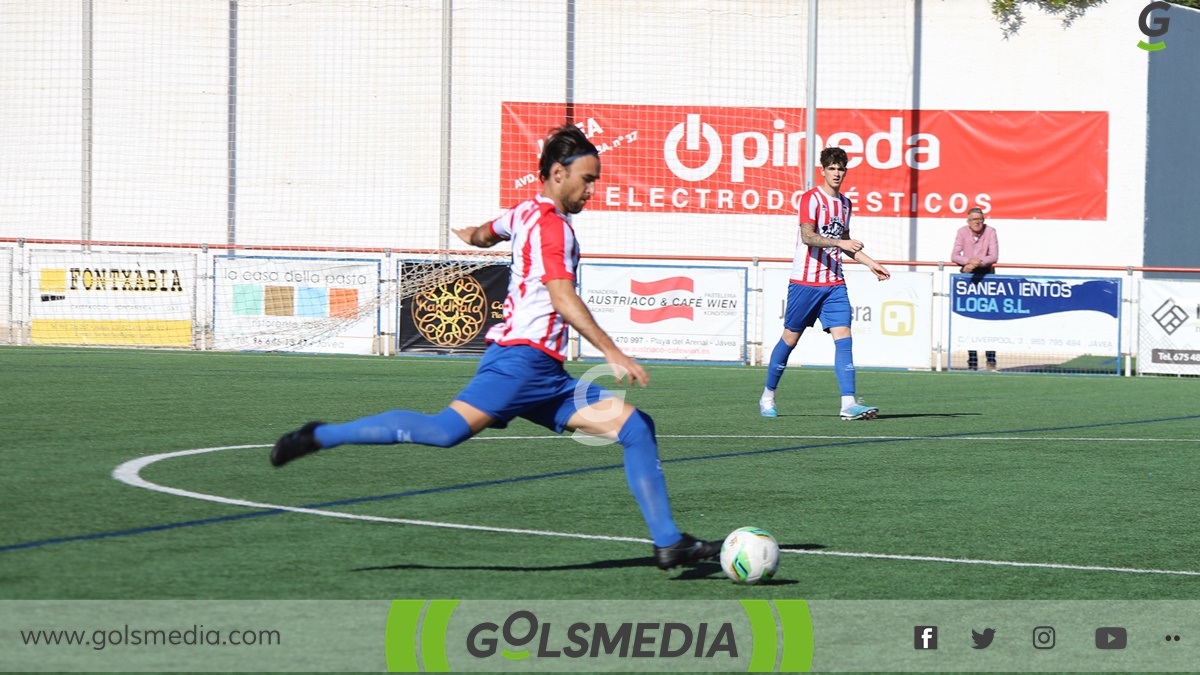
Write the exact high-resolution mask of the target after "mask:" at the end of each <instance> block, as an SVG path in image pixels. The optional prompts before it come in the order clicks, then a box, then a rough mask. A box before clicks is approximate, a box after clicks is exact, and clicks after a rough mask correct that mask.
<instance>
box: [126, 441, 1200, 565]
mask: <svg viewBox="0 0 1200 675" xmlns="http://www.w3.org/2000/svg"><path fill="white" fill-rule="evenodd" d="M262 447H266V446H263V445H228V446H221V447H215V448H197V449H194V450H180V451H177V452H164V453H159V454H156V455H147V456H146V457H139V458H137V459H133V460H130V461H128V462H125V463H123V464H121V465H120V466H118V467H117V468H115V469H113V472H112V477H113V478H114V479H115V480H117V481H120V482H122V483H124V484H126V485H129V486H132V487H137V488H142V489H145V490H151V491H154V492H161V493H164V494H169V495H174V496H177V497H187V498H190V499H199V500H202V501H209V502H216V503H218V504H227V505H230V506H244V507H248V508H255V509H267V510H272V511H287V512H291V513H302V514H306V515H314V516H324V517H327V518H342V519H346V520H361V521H367V522H375V523H392V524H398V525H418V526H424V527H440V528H447V529H457V530H473V531H478V532H498V533H504V534H527V535H534V536H541V537H563V538H568V539H587V540H593V541H619V542H629V543H638V544H649V543H652V542H651V540H649V539H644V538H640V537H616V536H608V535H595V534H583V533H577V532H555V531H552V530H529V529H520V528H511V527H492V526H487V525H469V524H466V523H447V522H440V521H433V520H413V519H408V518H387V517H383V516H371V515H362V514H353V513H342V512H339V511H327V510H325V509H310V508H304V507H300V506H283V505H280V504H267V503H264V502H255V501H250V500H246V499H233V498H230V497H221V496H219V495H210V494H204V493H201V492H192V491H190V490H182V489H179V488H173V487H168V486H166V485H159V484H157V483H152V482H150V481H148V480H146V479H144V478H142V477H141V471H142V469H144V468H146V467H147V466H150V465H151V464H154V463H156V462H160V461H163V460H166V459H173V458H176V457H186V456H190V455H201V454H205V453H210V452H218V451H221V450H246V449H251V448H262ZM780 552H781V553H789V554H795V555H822V556H833V557H842V558H865V559H874V560H902V561H909V562H937V563H956V564H960V565H990V566H998V567H1023V568H1038V569H1061V570H1072V571H1084V572H1120V573H1127V574H1164V575H1174V576H1200V572H1194V571H1189V570H1159V569H1139V568H1131V567H1104V566H1095V565H1067V564H1061V563H1031V562H1016V561H1008V560H976V559H972V558H944V557H937V556H918V555H897V554H888V553H856V552H850V551H813V550H801V549H780Z"/></svg>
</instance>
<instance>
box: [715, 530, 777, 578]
mask: <svg viewBox="0 0 1200 675" xmlns="http://www.w3.org/2000/svg"><path fill="white" fill-rule="evenodd" d="M721 569H723V570H725V575H726V576H728V577H729V578H730V579H733V582H734V583H735V584H746V585H753V584H757V583H761V582H763V581H769V580H770V579H771V577H772V576H774V575H775V570H777V569H779V543H778V542H776V541H775V537H772V536H771V533H770V532H767V531H766V530H764V529H762V528H758V527H739V528H738V529H736V530H734V531H733V532H730V533H729V536H728V537H725V543H724V544H721Z"/></svg>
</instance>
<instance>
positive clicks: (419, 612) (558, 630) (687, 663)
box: [386, 600, 813, 672]
mask: <svg viewBox="0 0 1200 675" xmlns="http://www.w3.org/2000/svg"><path fill="white" fill-rule="evenodd" d="M776 616H778V622H777V620H776ZM386 646H387V665H388V670H389V671H391V672H416V671H424V672H470V671H475V672H481V671H488V672H528V671H559V672H599V671H614V670H643V671H651V672H703V671H708V672H712V671H726V672H737V671H741V672H805V671H808V670H810V669H811V667H812V650H813V642H812V620H811V617H810V615H809V611H808V605H807V603H805V601H803V600H775V601H773V602H772V601H767V600H743V601H740V602H737V601H677V602H672V601H586V602H583V601H562V600H541V601H527V602H518V601H500V600H466V601H458V600H431V601H428V602H426V601H424V600H397V601H395V602H393V603H392V608H391V611H390V612H389V614H388V625H387V645H386Z"/></svg>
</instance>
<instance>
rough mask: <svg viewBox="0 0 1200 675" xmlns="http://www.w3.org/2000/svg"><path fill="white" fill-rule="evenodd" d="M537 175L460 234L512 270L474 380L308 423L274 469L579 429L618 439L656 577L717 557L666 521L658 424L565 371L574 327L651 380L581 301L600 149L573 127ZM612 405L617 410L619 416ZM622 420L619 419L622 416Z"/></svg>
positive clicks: (618, 364)
mask: <svg viewBox="0 0 1200 675" xmlns="http://www.w3.org/2000/svg"><path fill="white" fill-rule="evenodd" d="M538 171H539V174H540V176H541V179H542V181H543V188H542V192H541V194H540V195H538V196H536V197H534V198H532V199H527V200H525V201H523V202H521V203H520V204H517V205H516V206H515V207H513V208H512V209H510V210H509V211H508V212H506V213H505V214H504V215H502V216H500V217H499V218H497V219H496V220H493V221H491V222H490V223H484V224H483V225H479V226H477V227H468V228H463V229H461V230H455V234H457V235H458V236H459V238H461V239H462V240H463V241H465V242H467V243H468V244H471V245H473V246H480V247H485V248H486V247H491V246H494V245H496V244H498V243H500V242H501V241H511V242H512V254H513V257H512V271H511V276H510V277H509V282H508V297H507V298H506V299H505V300H504V322H503V323H499V324H496V325H495V326H493V327H492V328H491V329H490V330H489V331H488V334H487V341H488V343H489V346H488V348H487V351H486V352H485V353H484V355H483V358H482V359H481V360H480V362H479V369H478V370H477V371H476V373H475V377H474V378H473V379H472V380H471V382H470V383H468V384H467V386H466V388H465V389H463V390H462V392H460V393H459V394H458V396H456V397H455V399H454V400H453V401H452V402H451V403H450V405H449V407H447V408H446V409H445V410H443V411H442V412H440V413H437V414H436V415H424V414H421V413H417V412H412V411H408V410H393V411H391V412H385V413H382V414H379V415H374V416H371V417H364V418H362V419H359V420H355V421H353V422H347V423H345V424H324V423H322V422H309V423H308V424H305V425H304V426H303V427H301V428H300V429H298V430H296V431H293V432H291V433H289V434H285V435H284V436H283V437H282V438H280V439H279V440H278V441H277V442H276V443H275V447H274V448H273V449H272V450H271V464H273V465H275V466H283V465H284V464H287V463H288V462H290V461H292V460H294V459H296V458H298V457H303V456H304V455H307V454H309V453H312V452H316V451H318V450H327V449H329V448H333V447H337V446H339V445H342V444H344V443H374V444H391V443H418V444H421V445H432V446H437V447H443V448H448V447H451V446H454V445H458V444H459V443H462V442H463V441H465V440H467V439H468V438H470V437H471V436H474V435H475V434H477V433H479V432H481V431H483V430H484V429H486V428H488V427H496V428H503V427H505V426H507V424H508V422H509V421H510V420H512V419H513V418H515V417H523V418H525V419H527V420H529V421H531V422H534V423H535V424H540V425H542V426H544V427H546V428H548V429H553V430H554V431H555V432H556V433H561V432H562V431H563V430H564V429H569V430H572V431H574V430H579V431H582V432H585V433H588V434H593V435H596V436H604V437H607V438H609V439H615V440H616V441H617V442H618V443H620V444H621V445H622V446H623V447H624V449H625V455H624V456H625V478H626V480H627V481H628V483H629V489H630V490H631V491H632V492H633V496H634V499H636V500H637V503H638V506H639V507H640V508H641V511H642V517H643V518H645V520H646V525H647V526H648V527H649V528H650V535H651V537H652V538H653V540H654V559H655V563H656V564H657V565H658V567H660V568H661V569H671V568H673V567H676V566H678V565H683V564H687V563H693V562H696V561H699V560H704V559H707V558H712V557H714V556H716V555H717V554H719V553H720V552H721V541H701V540H699V539H696V538H695V537H692V536H691V535H688V534H684V533H683V532H680V531H679V528H678V527H676V526H675V521H674V520H672V518H671V506H670V503H669V500H668V498H667V485H666V481H665V480H664V479H663V473H662V468H661V467H660V466H659V462H658V441H657V440H656V438H655V435H654V421H653V420H652V419H650V416H649V415H647V414H646V413H644V412H642V411H640V410H638V409H637V408H634V407H633V406H631V405H629V404H627V403H625V401H624V400H622V399H619V398H616V397H614V396H613V395H612V394H610V393H609V392H607V391H605V390H604V389H603V388H601V387H599V386H597V385H595V384H594V383H591V382H582V381H580V380H577V379H575V378H572V377H571V376H570V375H568V374H567V371H566V370H565V369H564V368H563V360H564V359H565V358H566V344H567V326H568V325H569V326H571V327H573V328H574V329H575V330H577V331H579V333H580V334H581V335H582V336H583V337H585V338H587V341H588V342H590V343H592V344H593V345H595V346H596V348H598V349H599V350H600V351H601V352H603V353H604V358H605V360H606V361H608V363H609V365H610V366H611V367H612V369H613V373H614V374H615V375H616V376H617V380H618V382H623V381H624V378H625V375H626V374H628V376H629V384H630V385H632V384H634V383H635V382H637V383H640V384H641V385H642V386H643V387H645V386H646V385H647V384H648V383H649V382H650V378H649V377H648V376H647V375H646V371H645V369H643V368H642V367H641V366H640V365H638V363H637V362H636V361H634V360H633V359H631V358H630V357H629V356H627V355H626V354H625V353H623V352H622V351H621V350H620V349H618V348H617V346H616V344H614V343H613V341H612V338H610V337H609V336H608V334H607V333H605V332H604V330H603V329H601V328H600V326H599V325H597V324H596V321H595V319H594V318H593V317H592V313H591V312H590V311H589V310H588V308H587V306H586V305H585V304H584V303H583V300H582V299H581V298H580V297H579V295H578V294H576V292H575V270H576V268H577V267H578V265H579V245H578V244H577V243H576V241H575V231H574V230H573V229H572V228H571V215H573V214H576V213H579V212H580V211H582V210H583V206H584V204H585V203H587V200H588V198H590V197H591V196H592V193H593V192H594V191H595V183H596V180H598V179H599V178H600V157H599V154H598V153H597V152H596V147H595V146H594V145H592V144H591V142H590V141H588V139H587V137H586V136H585V135H584V134H583V132H582V131H580V130H579V129H578V128H577V127H575V126H574V125H570V124H568V125H564V126H562V127H559V128H557V129H554V130H553V131H552V132H551V133H550V136H549V137H548V138H547V139H546V143H545V146H544V147H543V149H542V156H541V160H540V163H539V166H538ZM614 406H615V408H614ZM617 411H619V414H618V412H617Z"/></svg>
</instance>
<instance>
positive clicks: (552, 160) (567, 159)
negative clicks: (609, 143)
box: [538, 124, 596, 180]
mask: <svg viewBox="0 0 1200 675" xmlns="http://www.w3.org/2000/svg"><path fill="white" fill-rule="evenodd" d="M595 154H596V146H594V145H592V142H591V141H589V140H588V139H587V136H585V135H584V134H583V132H582V131H580V130H579V127H577V126H575V125H574V124H564V125H562V126H561V127H558V128H556V129H553V130H551V131H550V135H549V136H547V137H546V144H545V145H544V146H543V147H542V159H541V161H540V162H539V163H538V174H540V175H541V177H542V180H546V179H547V178H549V177H550V168H551V167H553V166H554V165H555V164H562V165H563V166H568V165H570V164H571V162H573V161H575V160H576V159H579V158H580V157H583V156H585V155H595Z"/></svg>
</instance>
